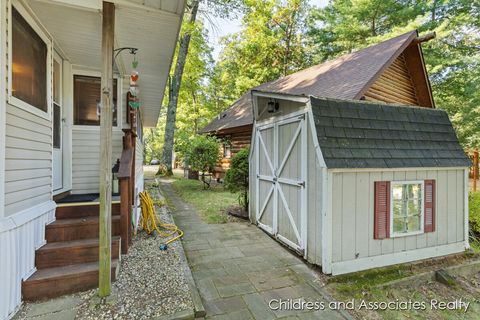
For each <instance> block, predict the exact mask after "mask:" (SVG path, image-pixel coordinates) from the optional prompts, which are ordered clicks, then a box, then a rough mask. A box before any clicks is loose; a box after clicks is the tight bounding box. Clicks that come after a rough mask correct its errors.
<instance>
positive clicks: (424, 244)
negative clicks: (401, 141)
mask: <svg viewBox="0 0 480 320" xmlns="http://www.w3.org/2000/svg"><path fill="white" fill-rule="evenodd" d="M425 179H435V180H436V188H437V191H436V202H437V203H436V206H435V207H436V226H435V231H434V232H430V233H422V234H417V235H410V236H404V237H398V238H390V239H383V240H375V239H374V238H373V231H374V221H373V217H374V214H373V205H374V198H373V197H374V193H373V192H374V191H373V188H374V182H375V181H401V180H405V181H412V180H421V181H423V180H425ZM330 192H332V219H333V222H332V235H333V239H332V246H333V248H332V253H333V257H332V260H333V261H332V262H333V263H335V262H345V261H355V260H356V259H361V258H369V257H375V256H379V255H388V254H394V253H401V252H405V251H412V252H413V251H415V250H418V249H424V248H432V247H437V246H442V245H450V244H457V243H463V242H464V238H465V232H464V226H465V224H464V221H465V203H464V201H465V196H464V195H465V192H467V191H466V190H465V181H464V170H463V169H438V170H417V171H415V170H412V171H401V170H399V171H377V172H366V171H364V172H343V173H342V172H334V173H333V185H332V190H330Z"/></svg>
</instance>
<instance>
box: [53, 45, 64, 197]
mask: <svg viewBox="0 0 480 320" xmlns="http://www.w3.org/2000/svg"><path fill="white" fill-rule="evenodd" d="M62 118H63V117H62V59H61V58H60V56H59V55H58V54H56V53H55V55H54V59H53V118H52V126H53V134H52V136H53V138H52V139H53V141H52V144H53V154H52V171H53V172H52V175H53V191H54V192H55V191H57V190H60V189H62V188H63V139H62V133H63V132H62V129H63V128H62V127H63V121H62Z"/></svg>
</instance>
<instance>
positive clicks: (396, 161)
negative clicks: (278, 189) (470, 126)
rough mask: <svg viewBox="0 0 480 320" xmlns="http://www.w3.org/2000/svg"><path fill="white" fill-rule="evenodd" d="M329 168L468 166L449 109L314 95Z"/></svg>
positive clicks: (322, 143)
mask: <svg viewBox="0 0 480 320" xmlns="http://www.w3.org/2000/svg"><path fill="white" fill-rule="evenodd" d="M311 104H312V113H313V117H314V121H315V127H316V131H317V137H318V142H319V145H320V149H321V151H322V154H323V157H324V159H325V163H326V165H327V168H417V167H467V166H469V165H470V160H469V159H468V158H467V156H466V155H465V152H464V151H463V149H462V147H461V146H460V144H459V142H458V139H457V136H456V134H455V130H454V129H453V126H452V124H451V122H450V120H449V118H448V115H447V113H446V112H445V111H442V110H438V109H431V108H423V107H414V106H403V105H386V104H379V103H372V102H365V101H354V100H343V101H341V100H333V99H328V100H327V99H322V98H315V97H312V98H311Z"/></svg>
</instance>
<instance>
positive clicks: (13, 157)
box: [5, 104, 52, 216]
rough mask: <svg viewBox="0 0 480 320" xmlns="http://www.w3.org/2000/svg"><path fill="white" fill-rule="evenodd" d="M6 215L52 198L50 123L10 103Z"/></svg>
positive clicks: (8, 107) (7, 127)
mask: <svg viewBox="0 0 480 320" xmlns="http://www.w3.org/2000/svg"><path fill="white" fill-rule="evenodd" d="M5 131H6V134H5V136H6V137H5V214H6V216H9V215H12V214H14V213H16V212H19V211H21V210H25V209H28V208H30V207H33V206H35V205H37V204H39V203H42V202H46V201H49V200H51V197H52V185H51V176H52V126H51V122H50V121H49V120H46V119H44V118H42V117H39V116H37V115H34V114H32V113H29V112H27V111H25V110H22V109H19V108H17V107H15V106H12V105H9V104H7V110H6V128H5Z"/></svg>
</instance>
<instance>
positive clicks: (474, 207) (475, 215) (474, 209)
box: [468, 192, 480, 238]
mask: <svg viewBox="0 0 480 320" xmlns="http://www.w3.org/2000/svg"><path fill="white" fill-rule="evenodd" d="M468 202H469V203H468V206H469V211H470V212H469V220H470V230H471V231H472V232H473V234H474V236H475V237H476V238H479V237H480V192H470V193H469V195H468Z"/></svg>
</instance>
